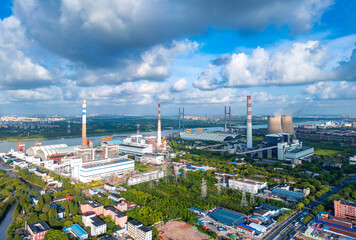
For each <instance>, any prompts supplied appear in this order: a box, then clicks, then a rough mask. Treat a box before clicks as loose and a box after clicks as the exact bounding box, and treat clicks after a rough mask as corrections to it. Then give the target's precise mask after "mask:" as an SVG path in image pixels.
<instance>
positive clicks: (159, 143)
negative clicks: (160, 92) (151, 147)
mask: <svg viewBox="0 0 356 240" xmlns="http://www.w3.org/2000/svg"><path fill="white" fill-rule="evenodd" d="M157 146H158V147H160V146H161V104H158V126H157Z"/></svg>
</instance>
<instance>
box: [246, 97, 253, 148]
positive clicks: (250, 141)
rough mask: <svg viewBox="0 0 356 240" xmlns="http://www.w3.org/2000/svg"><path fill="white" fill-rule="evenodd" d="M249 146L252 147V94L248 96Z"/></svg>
mask: <svg viewBox="0 0 356 240" xmlns="http://www.w3.org/2000/svg"><path fill="white" fill-rule="evenodd" d="M246 135H247V148H252V110H251V96H247V134H246Z"/></svg>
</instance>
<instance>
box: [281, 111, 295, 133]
mask: <svg viewBox="0 0 356 240" xmlns="http://www.w3.org/2000/svg"><path fill="white" fill-rule="evenodd" d="M282 130H283V132H284V133H293V136H294V137H295V133H294V127H293V117H292V116H290V115H289V116H282Z"/></svg>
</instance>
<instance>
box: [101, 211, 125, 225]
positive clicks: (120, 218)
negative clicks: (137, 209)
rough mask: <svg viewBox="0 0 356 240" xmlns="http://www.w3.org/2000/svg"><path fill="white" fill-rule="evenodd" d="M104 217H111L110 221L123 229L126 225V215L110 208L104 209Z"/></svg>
mask: <svg viewBox="0 0 356 240" xmlns="http://www.w3.org/2000/svg"><path fill="white" fill-rule="evenodd" d="M104 216H105V217H107V216H111V219H112V220H113V221H114V222H115V225H119V226H120V227H121V228H124V227H125V225H126V223H127V215H126V214H125V213H122V212H120V211H119V210H117V209H116V208H114V207H112V206H108V207H105V208H104Z"/></svg>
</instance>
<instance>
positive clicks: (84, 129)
mask: <svg viewBox="0 0 356 240" xmlns="http://www.w3.org/2000/svg"><path fill="white" fill-rule="evenodd" d="M86 146H87V101H86V100H85V99H83V116H82V147H86Z"/></svg>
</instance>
